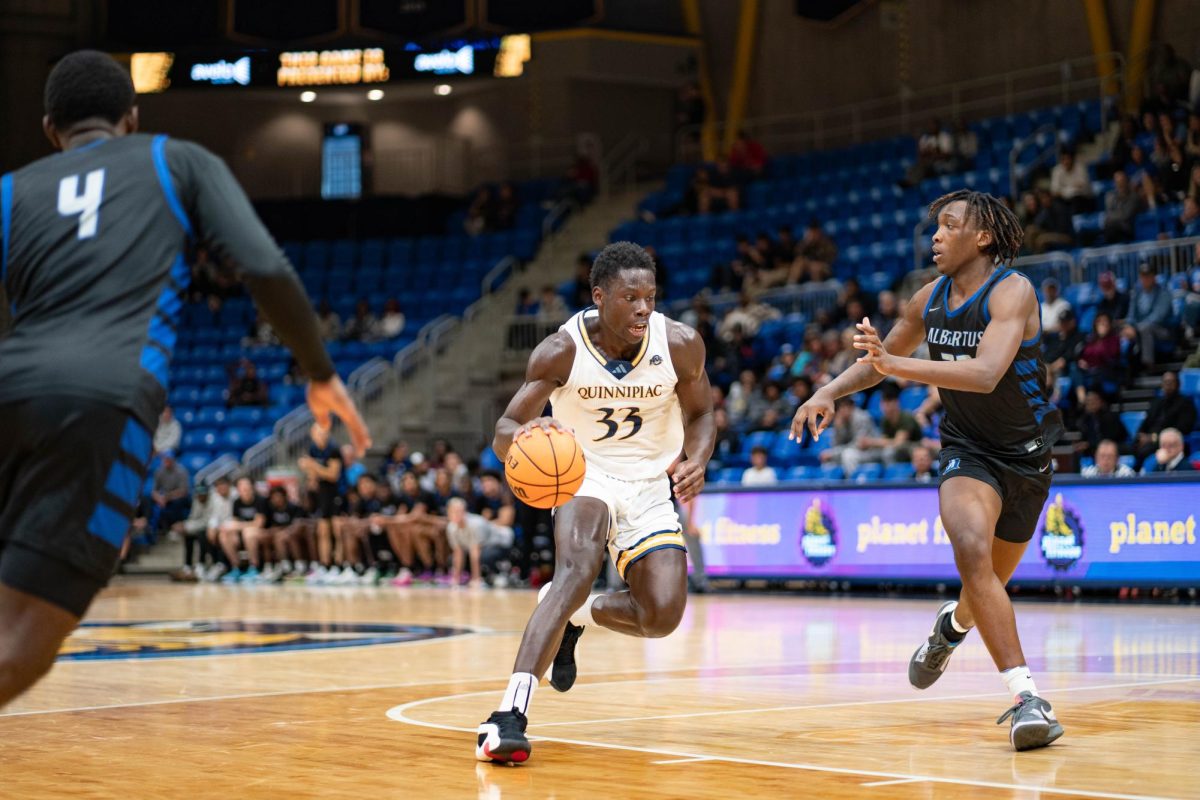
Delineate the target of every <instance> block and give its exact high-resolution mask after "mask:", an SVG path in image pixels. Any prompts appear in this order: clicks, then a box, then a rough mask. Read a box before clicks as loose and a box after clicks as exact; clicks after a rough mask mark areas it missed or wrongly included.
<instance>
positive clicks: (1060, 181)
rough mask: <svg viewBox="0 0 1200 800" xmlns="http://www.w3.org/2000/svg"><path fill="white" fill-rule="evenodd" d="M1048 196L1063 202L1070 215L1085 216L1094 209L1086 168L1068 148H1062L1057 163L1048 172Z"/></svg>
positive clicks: (1090, 182)
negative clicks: (1050, 195)
mask: <svg viewBox="0 0 1200 800" xmlns="http://www.w3.org/2000/svg"><path fill="white" fill-rule="evenodd" d="M1050 194H1052V195H1054V196H1055V197H1057V198H1058V199H1059V200H1062V201H1063V202H1065V203H1066V204H1067V205H1068V206H1069V207H1070V208H1071V213H1072V214H1085V213H1087V212H1089V211H1091V210H1093V209H1094V208H1095V200H1094V198H1093V195H1092V179H1091V178H1090V177H1089V176H1088V171H1087V167H1086V166H1084V165H1083V163H1082V162H1081V161H1078V160H1077V159H1076V158H1075V151H1074V150H1073V149H1071V148H1069V147H1064V148H1063V150H1062V152H1061V153H1059V155H1058V163H1057V164H1055V165H1054V169H1052V170H1050Z"/></svg>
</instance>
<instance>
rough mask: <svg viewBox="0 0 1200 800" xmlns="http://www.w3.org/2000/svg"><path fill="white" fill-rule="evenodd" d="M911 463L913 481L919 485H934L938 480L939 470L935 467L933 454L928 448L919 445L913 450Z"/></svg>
mask: <svg viewBox="0 0 1200 800" xmlns="http://www.w3.org/2000/svg"><path fill="white" fill-rule="evenodd" d="M909 463H911V464H912V468H913V476H912V479H913V480H914V481H916V482H917V483H933V482H934V481H935V480H937V477H938V474H937V469H936V468H935V467H934V465H933V453H932V452H930V450H929V448H928V447H925V446H923V445H917V446H916V447H914V448H913V449H912V456H911V457H910V460H909Z"/></svg>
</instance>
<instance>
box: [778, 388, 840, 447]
mask: <svg viewBox="0 0 1200 800" xmlns="http://www.w3.org/2000/svg"><path fill="white" fill-rule="evenodd" d="M831 422H833V401H832V400H830V399H829V398H828V397H826V396H825V394H824V392H821V391H818V392H817V393H816V394H814V395H813V396H812V397H810V398H808V402H807V403H805V404H804V405H802V406H800V407H799V408H797V409H796V416H794V417H792V428H791V430H790V431H788V439H789V440H790V441H793V442H796V443H800V442H803V441H804V426H805V425H807V426H808V432H809V433H811V434H812V438H813V441H814V442H815V441H816V440H817V439H820V438H821V432H822V431H824V430H825V429H826V428H828V427H829V423H831Z"/></svg>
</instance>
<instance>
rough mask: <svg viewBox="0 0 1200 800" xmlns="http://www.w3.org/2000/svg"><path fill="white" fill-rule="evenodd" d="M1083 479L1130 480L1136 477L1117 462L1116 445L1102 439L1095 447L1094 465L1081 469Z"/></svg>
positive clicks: (1124, 465)
mask: <svg viewBox="0 0 1200 800" xmlns="http://www.w3.org/2000/svg"><path fill="white" fill-rule="evenodd" d="M1082 474H1083V477H1085V478H1132V477H1134V476H1135V475H1137V473H1136V472H1134V471H1133V470H1132V469H1130V468H1129V466H1128V465H1126V464H1122V463H1121V462H1120V461H1118V460H1117V443H1116V442H1114V441H1113V440H1112V439H1104V440H1102V441H1101V442H1100V444H1098V445H1096V463H1095V464H1091V465H1089V466H1086V467H1084V468H1083V472H1082Z"/></svg>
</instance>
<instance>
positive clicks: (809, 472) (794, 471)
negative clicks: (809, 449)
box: [786, 466, 821, 481]
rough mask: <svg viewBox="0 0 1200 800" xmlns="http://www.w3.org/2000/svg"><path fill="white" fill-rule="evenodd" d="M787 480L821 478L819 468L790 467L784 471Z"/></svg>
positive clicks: (813, 479)
mask: <svg viewBox="0 0 1200 800" xmlns="http://www.w3.org/2000/svg"><path fill="white" fill-rule="evenodd" d="M786 479H787V480H789V481H815V480H820V479H821V470H820V469H819V468H817V467H813V466H802V467H792V468H791V469H789V470H788V471H787V473H786Z"/></svg>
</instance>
